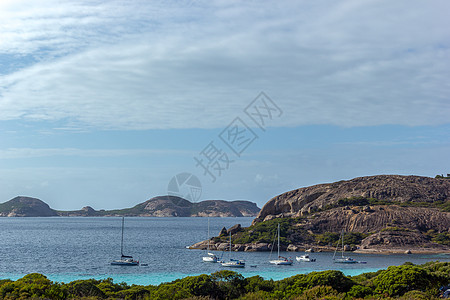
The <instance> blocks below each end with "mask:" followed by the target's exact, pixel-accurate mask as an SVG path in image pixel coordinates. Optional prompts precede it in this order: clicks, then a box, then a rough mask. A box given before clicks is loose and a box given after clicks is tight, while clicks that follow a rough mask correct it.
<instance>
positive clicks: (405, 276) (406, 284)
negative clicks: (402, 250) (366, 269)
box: [373, 265, 433, 296]
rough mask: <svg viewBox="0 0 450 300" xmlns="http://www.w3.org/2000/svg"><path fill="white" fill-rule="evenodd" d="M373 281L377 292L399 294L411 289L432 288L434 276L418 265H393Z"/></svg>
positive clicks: (423, 289)
mask: <svg viewBox="0 0 450 300" xmlns="http://www.w3.org/2000/svg"><path fill="white" fill-rule="evenodd" d="M373 283H374V285H375V287H376V289H375V290H376V291H377V292H379V293H382V294H387V295H390V296H399V295H402V294H404V293H406V292H408V291H411V290H420V291H425V290H427V289H429V288H431V286H432V283H433V276H432V275H431V274H430V273H429V272H428V271H427V270H425V269H424V268H420V267H418V266H411V265H402V266H391V267H388V268H387V270H385V271H383V272H381V273H380V274H379V275H378V276H377V277H375V278H374V280H373Z"/></svg>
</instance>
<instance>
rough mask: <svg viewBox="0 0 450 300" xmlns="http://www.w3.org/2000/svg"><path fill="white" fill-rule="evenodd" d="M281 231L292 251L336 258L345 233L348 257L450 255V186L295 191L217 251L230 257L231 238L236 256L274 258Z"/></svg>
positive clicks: (214, 245) (358, 183)
mask: <svg viewBox="0 0 450 300" xmlns="http://www.w3.org/2000/svg"><path fill="white" fill-rule="evenodd" d="M278 223H280V226H281V236H282V239H281V242H282V248H283V249H285V250H288V251H305V250H306V249H315V250H318V251H321V250H332V249H334V247H335V245H336V242H337V240H338V239H339V236H340V233H341V232H345V234H344V237H345V244H347V245H346V250H353V251H355V250H356V251H360V252H405V251H409V252H410V251H413V252H414V251H415V252H449V251H450V180H449V179H446V178H429V177H421V176H400V175H378V176H368V177H360V178H354V179H351V180H347V181H339V182H335V183H327V184H319V185H314V186H310V187H304V188H300V189H296V190H293V191H289V192H286V193H283V194H281V195H279V196H276V197H274V198H272V199H271V200H269V201H268V202H267V203H266V204H265V205H264V207H263V208H262V209H261V211H260V213H259V214H258V216H257V217H256V218H255V219H254V220H253V222H252V225H251V226H250V227H248V228H242V227H241V226H240V225H235V226H233V227H232V228H230V229H228V230H227V229H226V228H224V229H222V231H221V232H220V234H219V235H218V236H217V237H214V238H212V240H211V241H210V244H211V249H213V250H214V249H217V250H223V249H222V248H224V247H226V240H227V235H228V234H229V233H230V232H231V234H232V236H233V238H232V239H233V243H234V244H233V249H234V250H236V251H268V250H270V249H271V246H272V243H273V238H274V235H275V229H276V226H277V225H278ZM207 244H208V241H202V242H199V243H197V244H194V245H192V246H191V248H195V249H204V248H205V247H206V245H207Z"/></svg>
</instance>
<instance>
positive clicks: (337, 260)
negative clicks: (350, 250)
mask: <svg viewBox="0 0 450 300" xmlns="http://www.w3.org/2000/svg"><path fill="white" fill-rule="evenodd" d="M341 240H342V257H340V258H335V256H336V252H337V250H338V248H339V244H340V243H341ZM333 260H334V262H335V263H339V264H356V263H358V261H357V260H354V259H353V258H351V257H346V256H344V231H342V232H341V236H340V237H339V241H338V244H337V245H336V250H334V255H333Z"/></svg>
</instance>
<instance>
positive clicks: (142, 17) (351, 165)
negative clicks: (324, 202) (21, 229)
mask: <svg viewBox="0 0 450 300" xmlns="http://www.w3.org/2000/svg"><path fill="white" fill-rule="evenodd" d="M449 9H450V3H449V2H448V1H428V2H422V1H395V2H392V1H339V2H336V1H321V0H319V1H314V2H311V1H284V2H280V1H245V2H244V1H133V0H131V1H93V0H87V1H63V2H61V1H53V0H49V1H45V2H44V1H33V0H24V1H21V0H14V1H12V0H11V1H2V2H1V3H0V202H4V201H7V200H9V199H11V198H13V197H15V196H17V195H27V196H33V197H38V198H40V199H42V200H44V201H46V202H47V203H49V204H50V206H51V207H53V208H56V209H78V208H81V207H82V206H84V205H90V206H92V207H94V208H96V209H101V208H105V209H110V208H122V207H128V206H132V205H135V204H137V203H139V202H143V201H145V200H146V199H149V198H151V197H153V196H157V195H163V194H167V190H168V183H169V181H170V180H171V178H172V177H173V176H175V175H177V174H179V173H182V172H188V173H192V174H194V175H195V176H197V177H198V178H199V180H200V181H201V184H202V195H201V198H200V199H201V200H204V199H225V200H235V199H247V200H251V201H255V202H257V203H258V205H259V206H262V205H263V204H264V203H265V202H266V201H267V200H269V199H270V198H271V197H273V196H275V195H277V194H279V193H282V192H285V191H288V190H291V189H294V188H298V187H303V186H307V185H312V184H318V183H324V182H332V181H337V180H343V179H350V178H354V177H358V176H366V175H375V174H414V175H424V176H435V175H436V174H440V173H450V160H449V159H448V153H449V150H450V121H449V115H450V101H449V100H450V99H449V97H450V96H449V95H450V85H449V80H448V79H449V78H450V74H449V73H450V63H449V62H450V50H449V46H450V31H449V30H448V29H447V28H450V20H449V19H448V16H447V12H448V11H449ZM261 92H264V93H265V95H267V96H268V97H269V99H270V100H267V98H264V99H266V102H267V101H269V102H267V103H269V104H271V105H272V108H273V107H276V108H277V109H278V110H277V109H275V110H272V111H271V112H273V114H272V115H270V116H268V117H266V118H265V119H264V120H265V124H264V126H263V128H260V127H259V126H258V124H256V123H255V122H254V121H253V120H252V119H251V118H250V117H249V115H247V114H246V113H245V111H246V110H245V109H246V107H250V108H253V107H254V106H252V105H251V104H252V103H253V104H259V107H260V109H262V111H264V108H263V106H261V103H263V102H260V101H261V99H262V98H257V97H258V96H259V95H260V93H261ZM255 99H256V100H255ZM254 100H255V101H256V102H252V101H254ZM270 101H272V102H270ZM267 103H266V104H267ZM273 105H276V106H273ZM247 112H248V110H247ZM267 112H268V111H267V110H266V113H267ZM266 115H267V114H266ZM236 118H239V119H238V120H241V121H243V122H244V124H245V125H246V126H247V127H239V128H241V129H246V128H247V129H246V132H247V133H248V134H250V135H251V134H253V137H254V140H252V142H251V143H250V144H248V145H247V147H246V148H245V149H243V151H241V153H240V155H236V153H234V152H233V151H232V150H231V148H229V147H228V145H226V143H225V142H224V141H223V140H222V139H221V138H220V137H221V136H222V138H223V137H224V132H225V133H227V132H228V131H227V129H230V128H233V124H234V125H235V124H236V123H233V121H235V120H236ZM230 124H231V125H230ZM236 128H238V127H236ZM248 128H250V129H248ZM241 141H245V139H242V140H241ZM211 142H212V143H213V145H214V146H215V147H216V149H217V150H220V153H221V155H226V156H217V157H221V158H227V160H223V159H222V161H221V162H222V167H224V165H223V164H224V163H225V162H226V163H227V167H228V168H225V169H224V170H222V171H220V172H221V173H220V174H219V173H218V171H217V170H216V171H214V169H213V168H212V169H210V170H212V171H214V172H216V174H215V177H216V178H215V181H214V182H212V181H213V180H212V177H211V176H209V175H208V174H206V175H205V173H204V172H203V169H202V168H201V167H199V166H196V164H197V163H196V161H195V160H194V158H195V157H197V158H199V157H202V152H203V153H206V151H205V149H207V147H208V145H210V143H211ZM241 150H242V149H241ZM210 154H211V153H210ZM216 162H217V161H216Z"/></svg>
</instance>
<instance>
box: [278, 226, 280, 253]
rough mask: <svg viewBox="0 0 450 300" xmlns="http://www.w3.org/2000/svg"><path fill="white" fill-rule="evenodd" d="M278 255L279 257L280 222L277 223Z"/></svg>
mask: <svg viewBox="0 0 450 300" xmlns="http://www.w3.org/2000/svg"><path fill="white" fill-rule="evenodd" d="M278 257H280V223H278Z"/></svg>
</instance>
